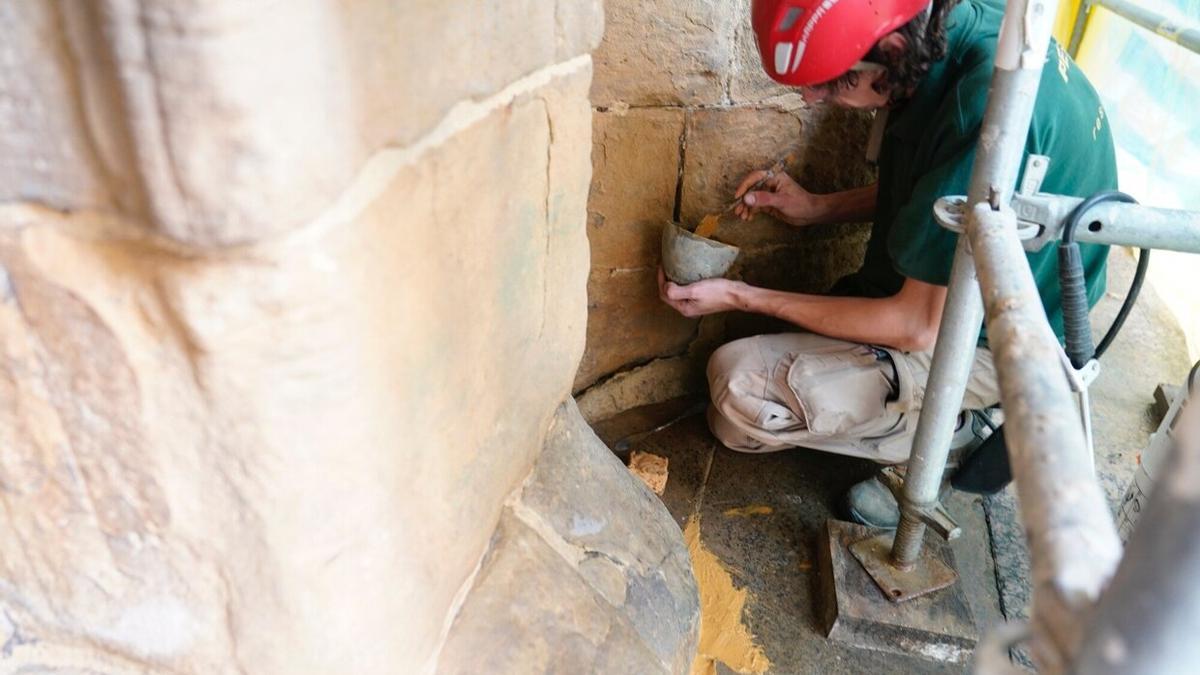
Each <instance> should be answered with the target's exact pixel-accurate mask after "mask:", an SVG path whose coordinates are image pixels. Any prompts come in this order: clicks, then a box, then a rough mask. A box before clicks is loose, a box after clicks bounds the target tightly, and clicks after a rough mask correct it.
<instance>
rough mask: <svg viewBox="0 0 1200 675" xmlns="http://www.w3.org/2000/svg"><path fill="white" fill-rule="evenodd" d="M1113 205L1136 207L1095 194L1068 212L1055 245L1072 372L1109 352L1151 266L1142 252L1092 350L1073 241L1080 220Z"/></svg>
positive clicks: (1121, 196)
mask: <svg viewBox="0 0 1200 675" xmlns="http://www.w3.org/2000/svg"><path fill="white" fill-rule="evenodd" d="M1114 201H1116V202H1126V203H1130V204H1136V203H1137V200H1136V199H1134V198H1133V197H1131V196H1129V195H1127V194H1125V193H1124V192H1118V191H1116V190H1108V191H1104V192H1097V193H1096V194H1094V195H1092V196H1090V197H1088V198H1087V199H1084V200H1083V201H1082V202H1080V203H1079V204H1078V205H1076V206H1075V208H1073V209H1071V213H1070V214H1068V215H1067V219H1066V222H1065V223H1064V224H1063V232H1062V242H1060V243H1059V245H1058V279H1059V285H1060V286H1061V287H1062V310H1063V336H1064V337H1065V341H1066V352H1067V356H1068V357H1069V358H1070V360H1071V365H1072V366H1074V367H1075V368H1082V367H1083V366H1084V365H1086V364H1087V362H1088V361H1090V360H1091V359H1093V358H1099V357H1100V355H1102V354H1104V352H1105V351H1107V350H1108V347H1109V345H1111V344H1112V341H1113V340H1114V339H1115V338H1116V337H1117V334H1118V333H1119V332H1120V331H1121V327H1122V326H1124V325H1125V320H1126V319H1127V318H1129V313H1130V312H1131V311H1132V310H1133V305H1134V303H1136V302H1137V297H1138V295H1139V294H1140V293H1141V290H1142V283H1143V282H1144V281H1145V279H1146V270H1147V268H1148V267H1149V265H1150V251H1149V250H1148V249H1144V248H1143V249H1141V252H1140V253H1139V255H1138V265H1137V270H1136V271H1135V272H1134V274H1133V283H1131V284H1130V286H1129V293H1127V294H1126V295H1125V301H1124V302H1123V303H1122V304H1121V309H1120V310H1118V311H1117V316H1116V318H1115V319H1113V324H1112V326H1110V327H1109V329H1108V332H1106V333H1105V334H1104V338H1103V339H1101V340H1100V344H1099V345H1098V346H1093V342H1092V328H1091V323H1090V321H1089V320H1088V300H1087V284H1086V283H1085V279H1084V276H1083V258H1082V256H1081V255H1080V252H1079V244H1078V243H1076V241H1075V231H1076V230H1077V229H1078V228H1079V223H1080V221H1082V220H1083V216H1084V215H1085V214H1086V213H1087V212H1088V211H1089V210H1090V209H1091V208H1092V207H1094V206H1096V205H1097V204H1102V203H1104V202H1114Z"/></svg>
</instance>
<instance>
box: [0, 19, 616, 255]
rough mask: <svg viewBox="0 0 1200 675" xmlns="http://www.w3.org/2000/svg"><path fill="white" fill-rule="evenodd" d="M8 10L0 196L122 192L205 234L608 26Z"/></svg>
mask: <svg viewBox="0 0 1200 675" xmlns="http://www.w3.org/2000/svg"><path fill="white" fill-rule="evenodd" d="M25 5H29V7H25ZM3 11H4V12H5V14H4V15H0V18H3V19H5V20H4V21H3V23H2V24H0V25H3V26H4V28H3V29H0V30H2V31H3V34H2V35H0V38H2V39H3V41H4V42H5V44H6V46H8V48H7V49H6V50H5V56H4V58H5V59H6V61H7V62H6V63H4V66H5V67H4V68H3V70H2V71H0V91H2V92H5V95H6V97H8V98H11V99H12V100H13V101H14V102H15V105H16V106H17V109H16V110H14V111H13V113H11V114H7V115H5V117H6V118H10V119H11V121H10V122H8V123H6V124H0V149H2V150H4V151H5V152H4V154H5V155H6V156H7V155H9V154H10V152H13V153H15V154H16V156H19V157H23V159H20V160H13V161H16V162H18V163H17V164H15V165H12V166H5V167H3V168H2V169H0V170H3V171H4V174H3V176H9V175H11V176H14V177H18V178H19V180H12V181H8V180H5V181H0V182H3V183H4V186H3V187H0V199H4V200H8V201H13V200H29V201H41V202H45V203H47V204H50V205H52V206H54V207H56V208H60V209H72V210H77V209H81V208H108V207H109V206H111V205H113V204H116V205H117V206H119V207H120V208H121V210H122V211H123V213H125V214H126V215H129V216H131V217H134V218H138V219H146V220H147V221H148V225H149V226H150V227H151V228H152V229H154V230H155V231H156V232H158V233H160V234H162V235H165V236H166V237H169V238H171V239H174V240H176V241H178V242H181V243H184V244H187V245H190V246H196V247H201V248H209V249H212V248H221V247H228V246H235V245H242V244H248V243H254V242H259V241H262V240H264V239H266V238H268V237H270V236H272V235H276V234H279V233H282V232H286V231H289V230H291V229H294V228H295V227H297V226H299V225H301V224H303V223H305V222H307V221H308V220H310V219H312V218H314V217H316V216H317V214H318V213H320V212H321V211H322V210H323V209H325V208H326V207H328V206H329V205H330V203H331V202H332V201H333V200H334V199H335V198H336V197H337V195H338V194H340V192H341V191H342V190H343V189H344V188H345V186H346V185H348V184H349V183H350V182H351V181H352V179H353V178H354V177H355V176H356V175H357V173H358V171H359V169H360V168H361V166H362V164H363V162H364V161H365V160H366V158H367V157H368V156H370V154H371V153H372V152H374V151H375V150H376V149H378V148H380V147H382V146H385V145H397V146H406V145H409V144H411V143H413V142H415V141H417V140H418V139H420V138H421V137H422V136H423V135H425V134H427V133H428V132H429V131H430V130H431V129H433V128H434V126H435V125H436V124H438V123H439V122H440V121H441V120H442V119H443V117H444V116H445V115H446V114H447V113H448V111H449V110H450V109H451V107H452V106H454V105H455V104H456V103H458V102H460V101H464V100H465V101H470V100H477V99H480V98H484V97H487V96H489V95H491V94H494V93H496V92H497V91H499V90H501V89H503V88H504V87H506V86H508V85H509V84H510V83H512V82H514V81H516V80H518V79H520V78H522V77H524V76H527V75H529V74H531V73H534V72H535V71H538V70H539V69H541V68H544V67H547V66H550V65H551V64H554V63H555V62H557V61H559V60H561V59H565V58H569V57H571V56H575V55H578V54H583V53H586V52H587V51H588V50H589V49H590V48H591V47H592V46H594V45H595V44H596V43H597V42H598V39H599V31H600V30H601V29H602V26H603V21H602V20H601V19H600V8H599V6H598V2H596V0H589V1H588V2H584V3H571V2H568V1H567V0H560V1H559V2H558V3H553V2H551V3H547V2H542V1H540V0H518V1H514V2H503V3H499V2H484V1H483V0H461V1H458V2H450V3H445V2H443V3H415V4H414V3H408V2H393V1H392V0H366V1H364V2H353V3H342V2H335V1H334V0H306V1H305V2H299V3H295V4H294V5H293V6H290V7H289V9H288V11H287V12H279V11H278V7H277V6H276V4H275V3H273V2H264V1H262V0H255V1H253V2H241V1H240V0H217V1H215V2H207V3H201V2H178V3H177V2H148V3H133V2H127V1H126V0H101V1H98V2H95V3H91V2H88V3H65V4H60V5H53V6H52V7H51V6H49V5H47V6H45V7H43V6H41V5H39V4H37V3H20V6H14V7H13V8H6V9H5V10H3ZM64 46H69V49H65V48H64ZM417 64H423V65H417ZM34 83H36V85H37V86H36V87H35V86H34ZM38 111H42V113H38ZM0 114H3V113H2V112H0Z"/></svg>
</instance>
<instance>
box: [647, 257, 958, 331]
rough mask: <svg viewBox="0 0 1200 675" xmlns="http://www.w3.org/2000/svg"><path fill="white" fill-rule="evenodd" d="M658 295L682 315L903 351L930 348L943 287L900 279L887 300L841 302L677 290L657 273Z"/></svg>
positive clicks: (703, 284) (755, 291) (719, 285)
mask: <svg viewBox="0 0 1200 675" xmlns="http://www.w3.org/2000/svg"><path fill="white" fill-rule="evenodd" d="M659 290H660V295H661V296H662V299H663V302H666V303H667V304H668V305H671V306H672V307H674V308H675V309H676V310H678V311H679V313H681V314H683V315H684V316H702V315H704V314H712V313H714V312H724V311H729V310H740V311H743V312H755V313H757V314H766V315H768V316H773V317H777V318H780V319H783V320H784V321H788V322H790V323H793V324H796V325H797V326H800V327H801V328H804V329H806V330H809V331H812V332H814V333H820V334H821V335H827V336H829V337H834V338H839V339H842V340H849V341H852V342H863V343H869V344H877V345H884V346H887V347H893V348H895V349H900V350H903V351H928V350H931V349H933V343H934V341H935V340H936V339H937V333H938V326H939V325H940V324H941V321H942V306H943V305H944V304H945V302H946V287H945V286H936V285H934V284H927V283H924V282H921V281H916V280H914V279H906V280H905V281H904V285H903V286H902V287H901V288H900V292H899V293H897V294H896V295H893V296H891V297H888V298H847V297H830V296H824V295H806V294H803V293H787V292H784V291H773V290H769V289H766V288H758V287H756V286H751V285H749V284H746V283H743V282H740V281H730V280H729V279H708V280H706V281H698V282H696V283H694V284H689V285H687V286H679V285H677V284H673V283H671V282H669V281H667V280H666V278H665V277H664V276H663V274H662V271H661V270H660V271H659Z"/></svg>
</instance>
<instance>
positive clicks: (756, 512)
mask: <svg viewBox="0 0 1200 675" xmlns="http://www.w3.org/2000/svg"><path fill="white" fill-rule="evenodd" d="M773 511H774V509H772V508H771V507H769V506H763V505H762V504H754V505H752V506H739V507H738V508H736V509H727V510H726V511H725V517H726V518H749V517H750V516H768V515H770V514H771V513H772V512H773Z"/></svg>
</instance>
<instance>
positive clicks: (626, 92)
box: [592, 0, 737, 107]
mask: <svg viewBox="0 0 1200 675" xmlns="http://www.w3.org/2000/svg"><path fill="white" fill-rule="evenodd" d="M735 4H737V3H728V2H722V1H721V0H691V1H689V2H679V1H678V0H649V1H647V0H609V1H608V2H606V3H605V24H606V27H605V32H604V39H603V41H601V43H600V47H599V49H597V50H596V53H595V58H596V81H595V84H594V86H593V87H592V102H593V103H594V104H595V105H597V106H601V107H609V106H612V105H615V104H618V103H626V104H629V105H664V104H666V105H680V104H682V105H702V104H714V103H722V102H725V101H726V99H727V95H726V86H727V83H728V79H729V70H730V64H731V63H732V62H733V60H734V56H735V53H734V52H735V49H734V41H733V33H734V31H733V26H734V21H735V20H736V15H737V12H736V10H735V9H734V5H735Z"/></svg>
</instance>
